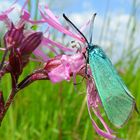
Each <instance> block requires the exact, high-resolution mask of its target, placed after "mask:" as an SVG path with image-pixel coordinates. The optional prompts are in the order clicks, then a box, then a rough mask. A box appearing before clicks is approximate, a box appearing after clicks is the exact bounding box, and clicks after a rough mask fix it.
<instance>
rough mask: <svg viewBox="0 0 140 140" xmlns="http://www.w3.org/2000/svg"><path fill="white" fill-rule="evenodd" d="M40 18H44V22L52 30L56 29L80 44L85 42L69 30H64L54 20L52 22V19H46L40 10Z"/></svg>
mask: <svg viewBox="0 0 140 140" xmlns="http://www.w3.org/2000/svg"><path fill="white" fill-rule="evenodd" d="M40 13H41V16H42V17H43V18H44V20H45V21H46V22H47V23H48V24H49V25H50V26H52V27H53V28H55V29H57V30H58V31H60V32H62V33H65V34H67V35H69V36H71V37H73V38H75V39H78V40H79V41H81V42H85V40H84V39H83V38H80V37H79V36H77V35H75V34H73V33H72V32H70V31H69V30H67V29H66V28H64V27H63V26H62V25H61V24H59V23H57V22H56V21H55V20H53V19H52V18H48V17H46V16H45V15H44V14H43V12H42V11H41V10H40Z"/></svg>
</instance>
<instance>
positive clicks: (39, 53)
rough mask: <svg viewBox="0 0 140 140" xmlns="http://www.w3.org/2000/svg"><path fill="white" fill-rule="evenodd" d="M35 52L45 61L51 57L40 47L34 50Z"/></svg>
mask: <svg viewBox="0 0 140 140" xmlns="http://www.w3.org/2000/svg"><path fill="white" fill-rule="evenodd" d="M33 54H34V55H35V56H36V57H39V58H42V59H43V61H44V62H47V61H48V60H49V57H47V55H46V54H45V53H44V52H43V51H42V50H40V49H39V48H36V49H35V50H34V51H33Z"/></svg>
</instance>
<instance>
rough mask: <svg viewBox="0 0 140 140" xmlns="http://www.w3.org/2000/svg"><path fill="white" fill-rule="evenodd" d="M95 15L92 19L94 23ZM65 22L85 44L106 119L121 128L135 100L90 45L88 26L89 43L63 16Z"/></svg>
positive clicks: (104, 60) (108, 64)
mask: <svg viewBox="0 0 140 140" xmlns="http://www.w3.org/2000/svg"><path fill="white" fill-rule="evenodd" d="M95 16H96V14H94V16H93V18H92V23H93V22H94V18H95ZM63 17H64V18H65V20H66V21H67V22H68V23H69V24H70V25H72V27H73V28H74V29H75V30H76V31H77V32H78V33H79V34H80V35H81V36H82V37H83V38H84V39H85V41H86V43H87V48H86V50H87V56H86V60H87V63H88V64H89V66H90V68H91V71H92V76H93V78H94V81H95V85H96V88H97V91H98V94H99V97H100V99H101V102H102V105H103V107H104V110H105V112H106V115H107V117H108V119H109V120H110V121H111V123H112V124H114V125H115V126H116V127H121V126H122V125H124V124H125V122H126V121H127V120H128V119H129V117H130V115H131V113H132V111H133V109H134V108H135V109H136V111H137V108H136V103H135V99H134V97H133V96H132V94H131V93H130V91H129V90H128V88H127V87H126V85H125V84H124V82H123V80H122V79H121V77H120V76H119V75H118V73H117V71H116V69H115V67H114V66H113V65H112V63H111V61H110V60H109V58H108V57H107V55H106V54H105V52H104V51H103V50H102V49H101V47H99V46H98V45H93V44H92V29H93V24H91V25H90V26H91V27H90V41H89V42H88V40H87V39H86V37H85V36H84V34H83V33H82V32H81V31H80V30H79V29H78V28H77V27H76V26H75V25H74V24H73V23H72V22H71V21H70V20H69V19H68V18H67V17H66V16H65V14H63ZM86 67H87V66H86Z"/></svg>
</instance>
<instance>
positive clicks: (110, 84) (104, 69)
mask: <svg viewBox="0 0 140 140" xmlns="http://www.w3.org/2000/svg"><path fill="white" fill-rule="evenodd" d="M89 64H90V68H91V71H92V75H93V77H94V81H95V84H96V87H97V90H98V93H99V96H100V99H101V102H102V105H103V107H104V109H105V112H106V114H107V116H108V118H109V120H110V121H111V122H112V123H113V124H114V125H115V126H117V127H120V126H122V125H123V124H124V123H125V122H126V121H127V120H128V118H129V116H130V114H131V112H132V111H133V108H134V106H135V101H134V98H133V96H132V95H131V93H130V92H129V90H128V89H127V87H126V86H125V84H124V82H123V81H122V79H121V78H120V77H119V75H118V73H117V72H116V70H115V68H114V66H113V65H112V63H111V62H110V60H109V59H108V58H107V57H106V55H105V53H104V52H103V51H102V49H101V48H99V47H98V46H94V49H93V50H91V51H89Z"/></svg>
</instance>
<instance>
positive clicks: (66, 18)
mask: <svg viewBox="0 0 140 140" xmlns="http://www.w3.org/2000/svg"><path fill="white" fill-rule="evenodd" d="M63 17H64V18H65V20H66V21H67V22H68V23H70V24H71V25H72V27H74V29H76V31H78V33H79V34H80V35H82V37H83V38H84V39H85V41H86V42H87V44H89V42H88V40H87V39H86V37H85V36H84V34H83V33H82V32H81V31H80V30H79V29H78V28H77V27H76V26H75V25H74V23H72V21H70V20H69V19H68V17H67V16H66V15H65V14H63Z"/></svg>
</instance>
